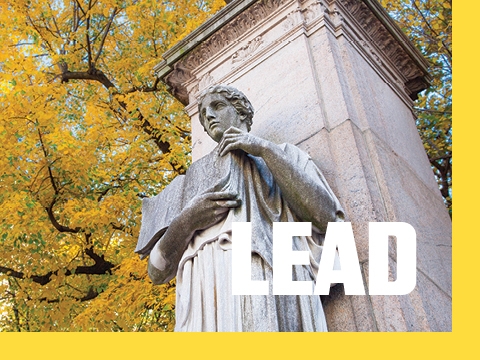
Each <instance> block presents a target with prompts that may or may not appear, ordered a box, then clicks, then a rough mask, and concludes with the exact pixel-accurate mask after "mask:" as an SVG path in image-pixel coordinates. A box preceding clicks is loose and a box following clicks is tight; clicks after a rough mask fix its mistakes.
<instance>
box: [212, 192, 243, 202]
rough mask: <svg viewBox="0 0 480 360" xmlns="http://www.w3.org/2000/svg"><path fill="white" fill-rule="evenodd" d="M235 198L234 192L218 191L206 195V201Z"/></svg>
mask: <svg viewBox="0 0 480 360" xmlns="http://www.w3.org/2000/svg"><path fill="white" fill-rule="evenodd" d="M235 197H237V193H236V192H235V191H219V192H214V193H211V194H209V195H208V199H210V200H231V199H235Z"/></svg>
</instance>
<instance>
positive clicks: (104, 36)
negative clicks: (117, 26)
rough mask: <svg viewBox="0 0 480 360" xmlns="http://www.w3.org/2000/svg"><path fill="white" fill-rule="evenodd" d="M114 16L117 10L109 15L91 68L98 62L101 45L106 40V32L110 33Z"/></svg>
mask: <svg viewBox="0 0 480 360" xmlns="http://www.w3.org/2000/svg"><path fill="white" fill-rule="evenodd" d="M115 15H117V8H114V9H113V12H112V15H110V19H109V20H108V23H107V27H106V28H105V32H104V33H103V36H102V40H101V41H100V47H99V48H98V52H97V55H96V56H95V59H94V60H93V66H95V64H96V63H97V61H98V58H99V57H100V54H101V53H102V50H103V45H104V44H105V39H106V38H107V35H108V32H109V31H110V26H112V23H113V19H114V18H115Z"/></svg>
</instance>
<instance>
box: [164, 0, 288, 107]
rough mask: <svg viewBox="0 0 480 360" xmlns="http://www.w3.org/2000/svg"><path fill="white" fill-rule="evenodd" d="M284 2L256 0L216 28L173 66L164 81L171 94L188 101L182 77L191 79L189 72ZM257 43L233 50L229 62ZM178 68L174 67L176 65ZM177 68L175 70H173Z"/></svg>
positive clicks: (257, 43)
mask: <svg viewBox="0 0 480 360" xmlns="http://www.w3.org/2000/svg"><path fill="white" fill-rule="evenodd" d="M287 1H288V0H260V1H258V2H256V3H255V4H253V5H251V6H250V7H248V8H247V9H246V10H244V11H243V12H242V13H240V14H238V15H237V16H236V17H235V18H233V19H232V20H231V21H230V22H229V23H228V24H226V25H225V26H223V27H222V28H220V29H219V30H218V31H217V32H216V33H214V34H213V35H211V36H210V37H209V38H208V39H206V40H205V41H204V42H202V43H201V44H200V45H199V46H197V47H196V48H194V49H193V50H192V51H191V52H190V53H189V54H187V55H186V56H185V57H183V58H182V59H181V60H180V61H179V62H177V63H176V64H175V66H174V69H173V71H172V72H171V73H170V74H169V75H167V76H166V77H165V78H164V81H165V82H166V83H167V84H168V85H169V86H170V89H171V92H172V94H174V96H175V97H177V98H178V99H179V100H180V101H181V102H182V103H183V104H184V105H187V104H188V102H189V97H188V93H187V90H186V88H185V77H188V78H191V77H192V76H193V75H192V73H191V71H192V70H193V69H196V68H197V67H198V66H200V65H201V64H203V63H205V62H206V61H208V60H209V59H211V58H212V57H213V56H214V55H215V54H217V53H218V52H219V51H220V50H222V49H224V48H225V47H226V46H228V45H230V44H231V43H233V42H235V41H236V40H237V39H238V38H239V37H240V36H241V35H243V34H244V33H246V32H247V31H248V30H250V29H251V28H253V27H255V26H256V25H258V24H259V23H260V22H261V21H262V20H264V19H266V18H267V17H268V16H269V15H270V14H271V13H273V12H274V11H275V10H277V9H278V8H279V7H280V6H281V5H282V4H284V3H286V2H287ZM260 44H261V38H259V37H257V38H255V39H254V40H252V41H251V42H250V43H248V44H247V45H246V46H245V47H243V48H241V49H239V50H238V51H237V57H236V58H235V59H233V58H232V61H234V62H236V61H241V60H244V59H245V58H246V57H248V55H249V54H251V53H253V51H255V50H256V49H257V48H258V46H260ZM180 63H181V65H178V64H180ZM177 69H178V70H177Z"/></svg>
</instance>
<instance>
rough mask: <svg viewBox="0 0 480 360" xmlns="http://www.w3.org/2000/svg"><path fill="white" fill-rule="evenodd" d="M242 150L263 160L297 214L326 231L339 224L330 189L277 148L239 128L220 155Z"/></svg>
mask: <svg viewBox="0 0 480 360" xmlns="http://www.w3.org/2000/svg"><path fill="white" fill-rule="evenodd" d="M235 149H241V150H244V151H245V152H247V153H249V154H251V155H254V156H259V157H261V158H263V160H264V161H265V163H266V164H267V166H268V168H269V170H270V172H271V173H272V175H273V177H274V179H275V182H276V183H277V185H278V186H279V187H280V189H281V191H282V195H283V197H284V198H285V200H286V201H287V202H288V204H289V205H290V207H291V208H292V210H293V211H294V212H295V214H296V215H297V216H298V217H299V218H300V219H302V220H303V221H309V222H311V223H312V224H313V225H314V226H315V227H317V228H318V229H319V230H320V231H322V232H324V231H326V227H327V224H328V222H332V221H337V220H338V216H339V215H341V214H340V213H339V212H338V210H339V209H338V208H339V207H338V204H337V201H336V199H335V198H334V197H333V196H332V193H331V192H330V191H329V189H328V188H327V187H326V186H325V185H324V184H323V182H321V181H318V179H317V178H315V177H314V176H312V175H311V174H309V173H308V172H306V171H305V169H304V168H303V167H302V166H301V165H300V164H299V163H298V162H297V161H296V160H297V159H295V158H292V157H290V156H288V154H287V153H286V152H285V151H284V150H283V149H282V148H281V147H280V146H278V145H276V144H274V143H272V142H270V141H268V140H265V139H262V138H259V137H257V136H254V135H251V134H249V133H246V132H244V131H242V130H239V129H236V128H230V129H228V130H227V131H226V132H225V134H224V137H223V139H222V140H221V142H220V143H219V150H220V155H225V154H226V153H227V152H228V151H231V150H235Z"/></svg>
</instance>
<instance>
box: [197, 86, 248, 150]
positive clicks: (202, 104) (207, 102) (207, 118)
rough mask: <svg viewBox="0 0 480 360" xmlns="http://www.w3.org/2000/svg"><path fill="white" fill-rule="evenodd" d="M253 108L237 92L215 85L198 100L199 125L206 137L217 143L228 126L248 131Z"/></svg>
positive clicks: (233, 89)
mask: <svg viewBox="0 0 480 360" xmlns="http://www.w3.org/2000/svg"><path fill="white" fill-rule="evenodd" d="M253 112H254V110H253V106H252V104H251V103H250V101H249V100H248V99H247V97H246V96H245V95H244V94H243V93H242V92H241V91H239V90H237V89H236V88H234V87H232V86H228V85H215V86H212V87H210V88H208V89H207V90H205V91H203V92H202V93H201V94H200V96H199V98H198V113H199V117H200V123H201V124H202V125H203V128H204V129H205V131H206V132H207V133H208V135H209V136H210V137H211V138H212V139H213V140H215V141H216V142H219V141H220V139H221V138H222V136H223V133H224V132H225V130H227V129H228V128H229V127H230V126H235V127H238V128H243V129H244V130H246V131H250V128H251V126H252V119H253Z"/></svg>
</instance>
